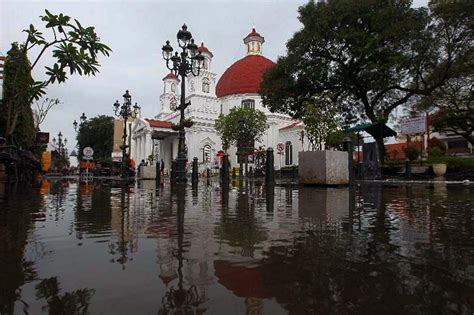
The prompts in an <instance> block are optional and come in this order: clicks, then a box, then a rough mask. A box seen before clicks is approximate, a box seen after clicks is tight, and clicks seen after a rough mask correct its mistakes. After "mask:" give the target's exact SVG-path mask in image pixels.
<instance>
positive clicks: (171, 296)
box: [158, 184, 205, 315]
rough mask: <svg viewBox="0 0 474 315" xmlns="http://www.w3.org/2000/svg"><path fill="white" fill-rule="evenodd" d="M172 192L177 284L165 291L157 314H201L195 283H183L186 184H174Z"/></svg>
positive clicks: (200, 300)
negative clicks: (176, 244) (176, 233)
mask: <svg viewBox="0 0 474 315" xmlns="http://www.w3.org/2000/svg"><path fill="white" fill-rule="evenodd" d="M172 192H173V193H174V194H176V204H177V214H176V220H177V232H178V235H177V236H178V248H177V251H176V254H175V257H176V259H177V261H178V286H177V288H174V286H171V287H170V289H168V291H167V292H166V293H165V295H164V296H163V298H162V300H161V308H160V310H159V311H158V314H163V315H165V314H166V315H167V314H202V313H204V311H205V309H200V305H201V304H202V303H203V302H204V299H203V298H201V297H200V296H199V293H198V291H197V288H196V286H195V285H191V286H190V287H189V288H185V286H184V283H183V280H184V279H183V261H184V257H183V252H184V250H183V243H184V212H185V203H186V200H185V196H186V186H185V185H184V184H176V186H175V187H173V190H172Z"/></svg>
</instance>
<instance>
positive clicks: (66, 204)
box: [0, 180, 474, 314]
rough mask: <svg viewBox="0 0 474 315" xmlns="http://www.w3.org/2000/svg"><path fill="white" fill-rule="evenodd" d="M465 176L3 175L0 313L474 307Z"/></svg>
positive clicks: (471, 196)
mask: <svg viewBox="0 0 474 315" xmlns="http://www.w3.org/2000/svg"><path fill="white" fill-rule="evenodd" d="M473 241H474V188H473V186H466V185H465V186H452V185H447V184H445V183H444V184H443V183H441V184H435V185H421V184H419V185H408V186H405V185H388V184H386V185H362V186H358V187H354V188H347V187H345V188H320V187H298V186H295V185H290V184H288V185H283V186H280V185H277V186H273V185H271V186H268V185H265V184H262V183H259V182H254V181H233V182H231V183H229V184H228V185H224V186H221V185H219V184H218V183H216V182H212V181H211V182H207V183H206V182H201V183H200V184H199V185H198V186H192V185H177V186H173V187H171V186H169V185H168V184H166V183H165V185H164V186H158V187H156V185H155V183H154V182H153V181H148V182H146V181H145V182H142V183H140V185H139V186H136V187H131V186H127V185H124V184H122V183H121V182H111V181H102V182H100V181H97V182H89V183H87V184H86V183H79V182H77V181H73V180H70V181H68V180H58V181H51V182H48V181H45V182H43V183H42V184H41V187H39V188H29V189H27V190H25V189H24V188H19V187H5V186H1V187H0V257H1V258H0V314H41V313H49V314H96V313H102V314H130V313H137V314H141V313H157V312H158V313H159V314H204V313H209V314H221V313H228V314H242V313H248V314H285V313H290V314H308V313H309V314H312V313H334V314H346V313H363V314H372V313H392V314H405V313H414V314H418V313H443V314H448V313H460V314H470V313H472V312H473V310H474V242H473Z"/></svg>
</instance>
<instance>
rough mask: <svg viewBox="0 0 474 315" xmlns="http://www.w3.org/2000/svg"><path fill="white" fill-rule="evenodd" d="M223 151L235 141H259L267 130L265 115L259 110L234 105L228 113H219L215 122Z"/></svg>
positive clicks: (234, 143)
mask: <svg viewBox="0 0 474 315" xmlns="http://www.w3.org/2000/svg"><path fill="white" fill-rule="evenodd" d="M215 127H216V130H217V132H218V133H219V134H220V136H221V140H222V147H223V148H224V150H225V151H227V150H228V149H229V147H230V146H232V145H237V142H239V141H242V142H245V143H248V142H250V141H257V142H258V141H260V138H261V137H262V136H263V134H264V133H265V130H267V128H268V126H267V117H266V116H265V114H264V113H263V112H261V111H259V110H256V109H252V108H243V107H234V108H231V109H230V112H229V114H228V115H223V114H221V115H219V117H218V118H217V120H216V124H215Z"/></svg>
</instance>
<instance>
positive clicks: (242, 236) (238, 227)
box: [215, 188, 267, 257]
mask: <svg viewBox="0 0 474 315" xmlns="http://www.w3.org/2000/svg"><path fill="white" fill-rule="evenodd" d="M223 199H224V198H223ZM215 233H216V235H217V236H218V237H219V238H220V239H226V240H228V241H229V244H230V245H231V246H233V247H241V248H242V255H243V256H246V257H253V255H254V251H255V245H257V244H259V243H261V242H263V241H264V240H266V239H267V233H266V231H265V230H264V229H263V228H262V227H261V226H260V224H259V222H258V221H257V219H256V218H255V213H254V207H253V204H251V203H250V202H249V196H248V191H247V189H244V188H242V189H241V190H240V191H239V194H238V195H237V205H236V213H235V215H231V214H230V213H229V211H228V209H227V208H223V209H222V215H221V222H220V225H219V226H218V227H217V228H216V231H215Z"/></svg>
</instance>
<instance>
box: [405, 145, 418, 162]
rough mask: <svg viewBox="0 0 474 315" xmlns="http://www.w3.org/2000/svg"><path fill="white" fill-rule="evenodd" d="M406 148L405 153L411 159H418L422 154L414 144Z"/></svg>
mask: <svg viewBox="0 0 474 315" xmlns="http://www.w3.org/2000/svg"><path fill="white" fill-rule="evenodd" d="M404 150H405V154H406V156H407V158H408V159H409V160H410V161H414V160H416V159H418V156H419V155H420V151H419V150H418V149H417V148H416V147H414V146H409V147H408V148H405V149H404Z"/></svg>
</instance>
